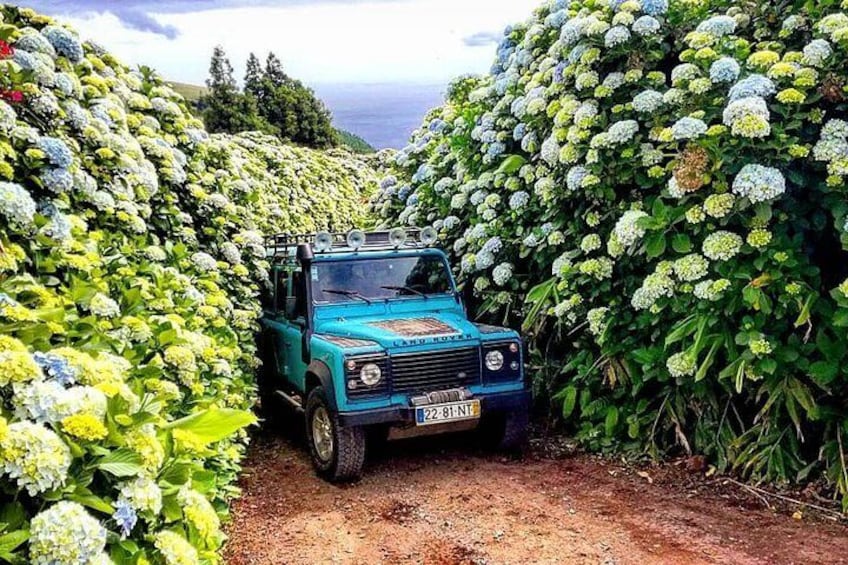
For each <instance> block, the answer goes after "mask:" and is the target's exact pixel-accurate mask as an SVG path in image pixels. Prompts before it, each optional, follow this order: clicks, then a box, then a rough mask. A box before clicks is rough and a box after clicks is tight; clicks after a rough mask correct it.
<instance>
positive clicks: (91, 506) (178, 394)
mask: <svg viewBox="0 0 848 565" xmlns="http://www.w3.org/2000/svg"><path fill="white" fill-rule="evenodd" d="M0 22H2V25H0V34H3V35H2V37H5V38H6V40H8V42H9V43H10V44H11V45H12V48H13V49H14V50H15V54H14V55H15V57H14V59H12V58H9V57H2V56H0V76H2V77H4V78H3V81H4V82H3V83H2V89H0V94H2V97H3V98H4V99H7V100H13V99H15V98H16V97H15V96H12V93H21V94H22V96H23V100H22V101H19V102H12V103H8V102H5V101H2V100H0V154H1V155H2V156H3V158H2V160H0V492H2V493H3V494H2V495H0V561H3V562H10V563H56V564H62V565H64V564H69V563H91V564H106V563H111V562H114V563H118V564H132V565H135V564H140V563H152V564H156V565H172V564H174V563H181V564H183V563H185V564H191V563H217V562H220V556H219V554H218V553H219V548H220V546H221V544H222V542H223V539H224V538H223V534H222V533H221V529H220V520H221V518H223V517H225V516H226V506H227V503H228V502H229V501H230V500H231V499H232V498H233V497H234V496H236V495H237V494H238V489H237V487H236V486H235V479H236V477H237V474H238V472H239V471H240V461H241V459H242V456H243V454H244V451H245V448H246V444H247V434H246V431H245V429H246V428H247V427H248V426H250V425H251V424H252V423H253V422H255V418H254V416H253V414H252V413H251V412H250V409H251V407H252V404H253V399H254V392H255V390H254V388H255V386H254V371H255V369H256V367H257V364H258V360H257V358H256V356H255V343H254V335H255V331H256V329H257V323H256V320H257V317H258V316H259V313H260V305H259V303H258V298H257V297H258V295H259V293H260V290H261V288H262V286H263V285H266V284H267V276H266V275H267V269H268V264H267V262H266V255H265V249H264V247H263V236H262V234H263V233H272V232H278V231H283V230H297V231H300V230H304V231H305V230H318V229H328V228H335V229H346V228H349V227H351V226H352V225H353V223H354V222H361V221H362V220H363V215H364V209H365V203H366V199H367V198H368V196H369V194H370V193H371V191H372V190H373V188H374V186H375V182H374V178H373V173H372V171H371V170H370V168H369V167H368V165H366V164H364V163H363V162H361V161H359V160H357V159H354V158H353V157H352V156H351V155H350V154H349V153H347V152H341V151H333V152H328V153H325V152H318V151H314V150H311V149H306V148H302V147H290V146H287V145H284V144H283V143H282V142H280V141H279V140H278V139H277V138H274V137H271V136H268V135H264V134H261V133H256V132H251V133H243V134H240V135H235V136H233V135H227V134H218V135H212V136H210V135H209V134H208V133H207V132H206V131H205V130H204V129H203V127H202V124H201V122H200V121H199V120H197V119H196V118H194V117H192V115H191V114H190V113H189V111H188V109H187V108H186V105H185V101H184V100H183V98H182V97H180V96H179V95H178V94H177V93H176V92H175V91H174V90H173V89H172V88H170V87H168V86H165V84H164V83H163V82H162V80H161V79H160V78H159V77H158V76H157V75H156V74H155V73H154V72H153V71H152V70H151V69H147V68H142V69H140V70H138V71H131V70H130V69H128V68H127V67H125V66H124V65H122V64H121V63H120V62H119V61H117V60H116V59H115V58H114V57H113V56H112V55H110V54H109V53H106V52H104V51H103V50H102V49H100V48H98V47H96V46H94V45H93V44H85V45H83V44H81V43H80V41H79V40H78V39H77V37H76V35H75V34H74V33H73V32H72V31H70V30H65V29H64V28H58V27H56V26H54V25H53V22H52V21H51V20H50V19H49V18H46V17H44V16H40V15H38V14H36V13H35V12H33V11H31V10H26V9H18V8H15V7H11V6H6V7H2V8H0ZM0 47H2V46H1V45H0ZM33 61H35V63H33ZM24 66H28V67H30V68H24ZM223 82H224V83H226V82H227V80H224V81H223Z"/></svg>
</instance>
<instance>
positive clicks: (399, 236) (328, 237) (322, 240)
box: [265, 228, 437, 259]
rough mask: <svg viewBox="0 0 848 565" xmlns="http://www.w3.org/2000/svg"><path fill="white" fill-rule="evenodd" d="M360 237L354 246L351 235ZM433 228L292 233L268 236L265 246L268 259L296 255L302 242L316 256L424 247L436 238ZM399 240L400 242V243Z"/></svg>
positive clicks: (428, 245) (431, 243) (432, 242)
mask: <svg viewBox="0 0 848 565" xmlns="http://www.w3.org/2000/svg"><path fill="white" fill-rule="evenodd" d="M352 237H358V242H361V243H359V244H358V245H351V238H352ZM436 237H437V236H436V232H435V230H433V228H424V229H423V230H422V229H419V228H395V229H392V230H379V231H371V232H365V231H362V230H352V231H350V232H346V233H345V232H318V233H303V234H289V233H280V234H275V235H270V236H268V237H266V238H265V249H266V253H267V256H268V258H269V259H273V258H286V257H294V256H295V253H296V251H297V247H298V246H299V245H303V244H306V245H309V246H310V247H311V248H312V251H313V253H314V254H316V255H327V254H332V253H351V252H358V251H389V250H393V249H424V248H427V247H430V246H432V245H433V244H434V243H435V241H436ZM398 242H400V243H398Z"/></svg>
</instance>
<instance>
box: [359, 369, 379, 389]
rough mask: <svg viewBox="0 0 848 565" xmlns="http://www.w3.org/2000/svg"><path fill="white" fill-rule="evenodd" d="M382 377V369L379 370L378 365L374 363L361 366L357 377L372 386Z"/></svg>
mask: <svg viewBox="0 0 848 565" xmlns="http://www.w3.org/2000/svg"><path fill="white" fill-rule="evenodd" d="M382 377H383V371H381V370H380V367H378V366H377V365H375V364H374V363H368V364H367V365H364V366H363V367H362V370H361V371H359V378H360V380H362V382H363V383H365V384H366V385H368V386H374V385H376V384H377V383H379V382H380V379H381V378H382Z"/></svg>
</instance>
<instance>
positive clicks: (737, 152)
mask: <svg viewBox="0 0 848 565" xmlns="http://www.w3.org/2000/svg"><path fill="white" fill-rule="evenodd" d="M846 9H848V6H846V5H845V3H842V4H841V5H840V4H839V2H810V1H800V0H799V1H787V2H779V3H776V2H753V1H745V2H728V1H722V0H703V1H698V2H693V1H689V0H670V1H668V0H641V2H640V1H637V0H624V1H622V0H610V1H606V0H580V1H576V2H567V1H564V0H553V1H549V2H546V3H545V4H543V5H542V6H541V7H540V8H539V9H537V10H536V11H535V12H534V14H533V16H532V18H530V19H529V20H528V21H526V22H524V23H522V24H519V25H517V26H515V27H513V28H510V29H509V30H507V32H506V34H505V36H504V38H503V41H502V42H501V44H500V45H499V47H498V49H497V57H496V60H495V62H494V65H493V67H492V71H491V74H490V75H488V76H486V77H480V78H465V79H461V80H458V81H456V82H455V83H454V84H453V85H452V86H451V88H450V92H449V95H448V98H447V101H446V104H445V105H444V106H443V107H441V108H439V109H437V110H435V111H433V112H432V113H431V114H430V115H429V116H428V117H427V119H426V120H425V122H424V125H423V126H422V128H421V129H419V130H418V131H416V132H415V134H414V135H413V137H412V140H411V143H410V145H409V146H408V147H407V148H405V149H404V150H402V151H400V152H399V153H398V154H397V155H396V157H395V159H394V164H393V166H392V171H390V175H388V176H387V177H386V178H385V179H384V180H383V183H382V190H381V192H380V194H379V196H378V197H377V198H376V199H375V202H374V207H375V210H376V211H377V212H378V213H379V214H381V215H382V217H383V218H384V219H385V220H384V221H385V222H386V223H388V224H390V223H394V222H396V221H401V222H404V223H408V224H424V223H435V225H436V226H437V227H438V228H439V229H440V230H441V231H442V233H443V235H444V237H445V238H446V239H447V240H448V241H449V243H450V245H451V246H452V249H453V251H454V253H455V256H456V260H457V264H458V265H460V269H461V276H462V278H463V280H464V281H465V284H466V285H468V286H471V287H473V291H474V292H475V293H476V294H477V296H478V297H480V299H481V300H482V301H483V311H484V312H487V313H488V314H489V315H490V316H492V317H495V316H497V317H499V318H500V319H503V320H506V321H507V322H509V323H511V324H514V325H516V326H518V325H522V326H523V327H524V329H525V330H526V331H527V333H528V334H529V335H530V336H531V337H532V340H533V349H534V352H533V356H532V358H531V363H532V366H533V367H534V371H535V387H536V389H537V392H538V393H539V394H540V398H542V399H544V400H545V401H547V403H548V404H549V405H550V407H551V409H552V413H554V414H555V415H558V417H559V418H560V419H561V420H562V421H563V422H564V423H565V424H566V425H567V426H568V427H569V428H570V429H572V430H573V431H574V432H575V433H576V434H577V437H578V438H579V439H580V440H581V441H582V442H583V443H584V445H586V446H588V447H590V448H592V449H597V450H609V449H621V448H624V449H627V450H635V451H637V452H641V451H643V450H644V451H647V452H649V453H652V454H656V455H659V454H666V453H680V452H682V453H692V454H703V455H706V456H707V460H708V461H709V463H711V464H713V465H715V466H716V467H717V468H718V469H719V470H720V471H734V472H737V473H739V474H742V475H744V476H746V477H751V478H753V479H755V480H771V481H777V482H784V481H805V480H810V479H814V478H818V477H825V478H826V480H827V483H828V485H829V487H830V488H831V489H832V492H833V493H835V494H839V495H841V496H842V500H843V503H844V504H845V506H846V509H848V459H847V458H846V453H848V451H846V449H848V364H846V355H848V348H846V345H848V338H846V327H848V281H846V275H848V268H846V265H848V262H847V261H846V258H847V257H848V256H846V253H845V249H846V246H847V245H848V224H846V215H848V205H846V197H845V194H846V182H845V181H846V175H848V115H846V110H848V104H846V88H845V85H846V84H848V83H847V82H846V81H848V75H846V67H845V64H844V63H845V60H846V49H848V13H846Z"/></svg>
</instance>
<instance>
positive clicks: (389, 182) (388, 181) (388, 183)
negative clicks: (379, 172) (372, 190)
mask: <svg viewBox="0 0 848 565" xmlns="http://www.w3.org/2000/svg"><path fill="white" fill-rule="evenodd" d="M396 184H397V177H395V176H394V175H389V176H387V177H386V178H384V179H383V180H381V181H380V188H381V189H383V190H386V189H387V188H390V187H393V186H395V185H396Z"/></svg>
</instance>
